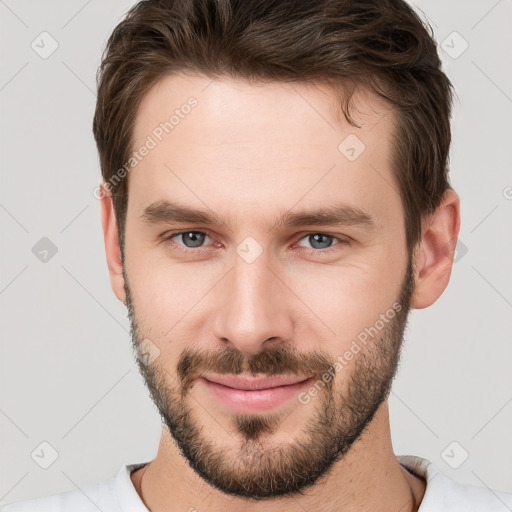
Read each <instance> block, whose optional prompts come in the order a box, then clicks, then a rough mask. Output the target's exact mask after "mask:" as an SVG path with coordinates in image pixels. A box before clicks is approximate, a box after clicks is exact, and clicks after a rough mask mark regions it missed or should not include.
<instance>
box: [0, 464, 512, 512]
mask: <svg viewBox="0 0 512 512" xmlns="http://www.w3.org/2000/svg"><path fill="white" fill-rule="evenodd" d="M397 459H398V462H399V463H400V464H401V465H402V466H403V467H405V468H406V469H408V470H409V471H410V472H411V473H414V474H416V475H418V476H421V477H423V478H425V480H426V483H427V485H426V490H425V495H424V496H423V500H422V502H421V505H420V508H419V512H477V511H478V512H510V511H512V493H509V492H505V491H496V490H491V489H488V488H485V487H478V486H476V485H468V484H461V483H457V482H455V481H453V480H451V479H449V478H448V477H446V476H445V475H444V474H443V473H441V472H440V471H439V470H438V469H437V467H436V466H434V464H432V462H430V461H429V460H427V459H424V458H422V457H418V456H415V455H398V456H397ZM145 464H147V462H142V463H138V464H126V465H123V466H122V467H121V469H120V470H119V472H118V473H117V475H116V476H115V477H112V478H109V479H107V480H104V481H102V482H100V483H99V484H97V485H94V486H90V487H86V488H84V489H82V490H73V491H68V492H63V493H60V494H54V495H51V496H46V497H44V498H38V499H34V500H28V501H20V502H17V503H11V504H10V505H6V506H4V507H3V508H2V509H1V510H0V512H98V510H101V511H102V512H148V509H147V508H146V506H145V505H144V503H143V502H142V500H141V499H140V497H139V495H138V494H137V491H136V490H135V487H134V486H133V483H132V481H131V478H130V474H131V473H132V472H133V471H135V470H136V469H139V468H140V467H142V466H144V465H145Z"/></svg>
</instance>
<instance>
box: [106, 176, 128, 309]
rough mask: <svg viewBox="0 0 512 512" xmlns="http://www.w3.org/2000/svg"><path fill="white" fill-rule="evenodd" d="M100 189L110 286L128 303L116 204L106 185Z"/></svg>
mask: <svg viewBox="0 0 512 512" xmlns="http://www.w3.org/2000/svg"><path fill="white" fill-rule="evenodd" d="M100 187H101V190H100V208H101V224H102V227H103V239H104V241H105V252H106V256H107V265H108V271H109V273H110V284H111V286H112V290H114V293H115V294H116V297H117V298H118V299H119V300H120V301H121V302H123V303H126V302H125V301H126V294H125V291H124V278H123V264H122V261H121V247H120V245H119V233H118V230H117V221H116V216H115V211H114V203H113V202H112V195H111V193H110V192H109V191H108V190H107V189H106V188H105V186H104V184H102V185H101V186H100Z"/></svg>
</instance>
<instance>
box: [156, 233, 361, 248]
mask: <svg viewBox="0 0 512 512" xmlns="http://www.w3.org/2000/svg"><path fill="white" fill-rule="evenodd" d="M187 233H199V234H204V235H206V236H207V237H209V238H211V239H212V240H213V238H212V236H211V235H210V233H209V231H208V230H207V229H182V230H179V231H169V232H166V233H164V234H162V235H161V238H162V240H163V241H164V242H166V243H173V238H176V237H178V236H179V235H183V234H187ZM311 235H325V236H328V237H330V238H333V239H336V240H338V243H335V244H333V245H331V246H330V247H327V248H326V249H314V248H310V247H302V246H299V247H302V248H303V249H305V250H306V251H309V253H312V254H313V253H314V254H322V253H323V254H326V253H330V252H332V251H334V250H336V247H337V246H338V245H342V246H343V245H350V244H351V243H352V242H353V240H352V238H351V237H349V236H347V235H337V234H336V235H335V234H331V233H327V232H324V231H304V232H300V233H297V234H296V235H295V237H297V236H299V238H297V239H296V242H295V243H294V245H293V246H294V247H295V245H296V244H297V243H298V242H300V241H301V240H303V239H304V238H306V237H308V236H311ZM174 243H175V242H174ZM175 245H176V246H177V247H178V250H181V251H183V252H187V253H191V252H192V253H194V252H195V253H200V252H203V251H205V250H207V249H208V246H200V247H195V248H194V247H186V246H184V245H181V244H176V243H175Z"/></svg>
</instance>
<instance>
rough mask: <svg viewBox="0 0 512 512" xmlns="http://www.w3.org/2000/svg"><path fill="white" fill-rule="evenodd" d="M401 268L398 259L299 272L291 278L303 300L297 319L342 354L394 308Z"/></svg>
mask: <svg viewBox="0 0 512 512" xmlns="http://www.w3.org/2000/svg"><path fill="white" fill-rule="evenodd" d="M396 261H397V260H395V262H396ZM400 272H401V269H400V268H399V265H397V264H396V263H394V264H387V263H386V264H381V265H380V266H379V265H378V264H377V262H374V263H368V264H365V265H362V264H360V265H357V266H355V265H351V266H346V267H337V268H334V269H327V270H326V271H324V272H319V271H315V272H313V273H312V274H311V275H308V273H307V272H300V273H297V275H296V276H295V277H294V278H293V279H292V280H291V282H292V283H293V285H292V289H293V290H294V291H295V293H296V294H297V296H298V297H300V299H301V301H302V302H303V305H302V306H300V305H299V306H298V309H297V310H296V315H297V316H298V317H299V319H298V323H299V324H300V325H302V327H303V328H304V329H305V330H306V331H308V336H309V337H310V336H311V335H312V334H313V333H316V337H318V336H319V335H321V336H322V338H323V339H324V341H325V342H326V343H327V345H328V346H326V347H325V348H326V349H327V350H328V351H329V352H330V353H331V354H333V355H335V356H336V355H339V354H340V353H343V352H344V351H345V350H346V349H347V348H348V347H349V346H350V344H351V342H352V341H353V340H354V339H356V338H357V336H358V335H359V334H360V333H361V332H362V331H364V329H365V328H367V327H370V326H373V325H374V324H375V322H376V321H377V320H378V319H379V318H380V315H381V314H386V312H389V310H390V308H392V306H393V304H394V303H395V301H397V299H398V297H399V294H400V284H401V280H400V279H401V274H400ZM291 300H295V299H291ZM314 337H315V336H313V339H314ZM329 340H330V341H329Z"/></svg>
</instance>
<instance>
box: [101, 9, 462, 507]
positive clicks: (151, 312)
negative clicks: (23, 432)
mask: <svg viewBox="0 0 512 512" xmlns="http://www.w3.org/2000/svg"><path fill="white" fill-rule="evenodd" d="M98 80H99V84H98V101H97V108H96V113H95V117H94V125H93V129H94V135H95V138H96V142H97V145H98V150H99V154H100V163H101V169H102V174H103V181H104V184H103V187H102V189H101V194H100V196H101V207H102V220H103V229H104V235H105V244H106V250H107V260H108V266H109V270H110V275H111V282H112V287H113V289H114V292H115V293H116V295H117V297H118V298H119V299H120V300H122V301H123V302H124V303H125V304H126V306H127V308H128V313H129V317H130V321H131V326H132V339H133V345H134V348H135V349H136V351H137V353H138V354H139V355H140V352H141V350H140V349H141V347H143V348H144V350H146V351H147V350H148V349H149V353H150V354H153V356H152V357H149V359H148V358H144V357H142V358H138V359H137V361H138V364H139V368H140V370H141V372H142V374H143V376H144V379H145V381H146V384H147V385H148V388H149V390H150V393H151V396H152V398H153V400H154V402H155V404H156V405H157V406H158V409H159V411H160V414H161V416H162V419H163V421H164V425H165V428H168V429H169V432H170V433H171V435H172V436H173V438H174V440H175V442H176V444H177V446H178V447H179V449H180V450H181V453H182V454H183V456H184V457H186V459H187V460H188V461H189V463H190V465H191V467H192V468H193V469H194V470H195V471H196V472H197V474H199V475H201V476H202V477H203V478H204V479H205V480H206V481H208V482H209V483H210V484H211V485H214V486H215V487H217V488H218V489H219V490H221V491H223V492H225V493H228V494H233V495H236V496H241V497H244V498H253V499H264V498H272V497H277V496H284V495H287V494H293V493H296V492H300V491H301V490H302V489H304V488H306V487H307V486H310V485H312V484H313V483H315V482H316V481H317V480H318V479H319V478H321V477H322V476H324V475H326V474H327V472H328V470H329V469H330V468H332V466H333V464H335V462H336V461H338V460H340V459H343V458H344V457H346V456H347V454H348V453H349V452H350V450H351V449H353V447H354V446H355V445H356V444H357V442H359V443H361V442H362V441H363V437H364V436H363V433H364V432H365V429H367V428H368V427H369V426H370V425H371V424H372V420H373V419H374V416H375V414H376V412H377V411H378V410H379V408H380V407H381V406H382V405H383V404H384V402H385V401H386V399H387V397H388V394H389V391H390V387H391V383H392V380H393V377H394V375H395V373H396V369H397V365H398V362H399V358H400V348H401V344H402V341H403V334H404V331H405V327H406V321H407V315H408V313H409V310H410V308H411V307H414V308H418V309H419V308H423V307H427V306H429V305H431V304H432V303H433V302H434V301H435V300H437V298H438V297H439V296H440V295H441V293H442V292H443V291H444V289H445V287H446V285H447V283H448V280H449V275H450V270H451V264H452V259H453V250H454V246H455V243H454V241H455V240H456V237H457V234H458V230H459V203H458V197H457V195H456V194H455V192H454V191H453V190H452V189H451V187H450V184H449V181H448V151H449V146H450V113H451V85H450V82H449V80H448V78H447V77H446V76H445V74H444V73H443V72H442V70H441V68H440V61H439V58H438V55H437V52H436V46H435V43H434V41H433V39H432V36H431V34H429V33H428V31H427V29H426V28H425V26H424V25H423V24H422V22H421V21H420V19H419V18H418V17H417V15H416V14H415V13H414V12H413V11H412V10H411V9H410V8H409V7H408V6H407V4H405V3H404V2H402V1H398V0H388V1H385V2H383V1H367V2H358V3H357V4H354V3H353V2H344V1H338V2H326V1H323V2H315V1H313V2H307V3H304V2H258V3H255V2H237V1H234V0H231V1H230V0H223V1H221V0H217V1H214V2H206V1H170V0H167V1H164V0H160V1H158V0H157V1H149V2H140V3H138V4H137V5H136V6H134V7H133V8H132V9H131V10H130V11H129V13H128V14H127V16H126V18H125V19H124V20H123V21H122V22H121V23H120V24H119V25H118V26H117V27H116V29H115V30H114V32H113V34H112V36H111V37H110V39H109V41H108V44H107V48H106V51H105V55H104V57H103V61H102V65H101V68H100V70H99V76H98ZM207 373H214V374H244V375H267V376H270V375H285V374H287V375H296V376H301V377H305V378H307V379H308V381H307V382H308V386H306V387H305V388H303V389H301V392H300V393H298V394H297V396H296V397H295V399H292V400H287V401H285V402H283V403H281V404H280V405H278V406H276V407H273V408H271V409H269V410H265V411H255V410H254V411H245V412H240V411H235V410H233V409H231V408H229V407H227V406H226V405H225V404H224V403H221V402H220V401H218V400H216V399H215V397H213V396H212V391H211V389H210V388H209V387H208V386H207V385H205V382H204V380H202V375H203V374H207Z"/></svg>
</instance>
